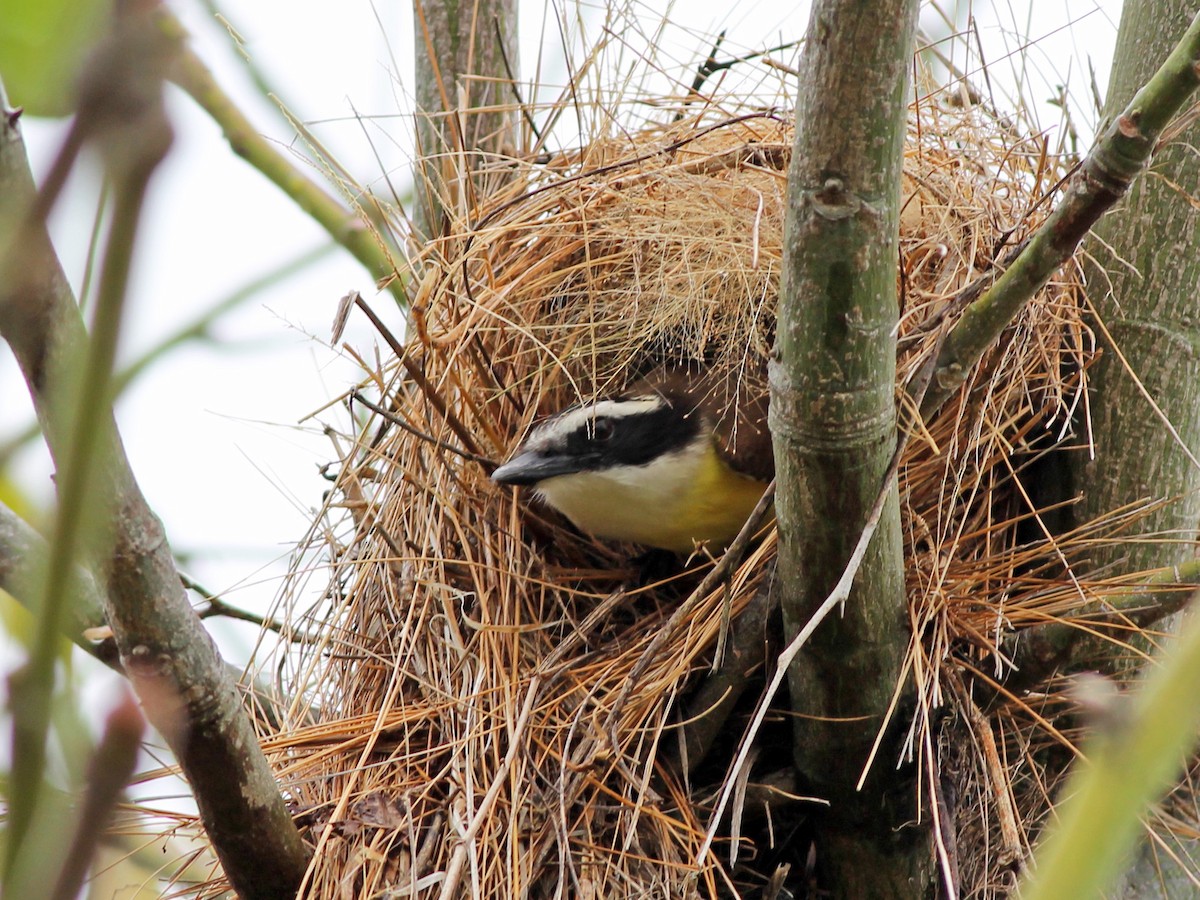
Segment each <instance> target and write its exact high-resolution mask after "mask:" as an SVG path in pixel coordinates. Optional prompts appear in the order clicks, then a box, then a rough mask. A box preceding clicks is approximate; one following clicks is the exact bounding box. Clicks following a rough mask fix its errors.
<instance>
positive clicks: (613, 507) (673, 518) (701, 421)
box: [492, 390, 764, 552]
mask: <svg viewBox="0 0 1200 900" xmlns="http://www.w3.org/2000/svg"><path fill="white" fill-rule="evenodd" d="M713 428H714V421H713V417H712V416H711V415H710V414H709V412H708V411H707V410H705V409H704V408H703V406H702V404H699V403H697V402H694V401H692V400H690V399H689V398H688V397H687V396H686V394H682V393H673V392H669V391H666V390H654V391H650V390H648V391H643V392H634V393H631V394H629V395H628V396H622V397H617V398H614V399H599V400H596V401H594V402H591V403H585V404H582V405H579V406H572V407H570V408H568V409H564V410H562V411H561V412H558V413H556V414H554V415H552V416H550V417H549V418H547V419H545V420H544V421H542V422H541V423H539V424H538V425H536V426H535V427H534V428H533V430H532V431H531V432H530V434H529V436H528V437H527V438H526V440H525V441H524V443H523V444H521V446H520V447H519V448H518V449H517V451H516V453H515V454H514V455H513V457H512V458H511V459H510V460H509V461H508V462H506V463H505V464H504V465H502V466H500V467H499V468H498V469H496V470H495V472H493V473H492V478H493V480H495V481H497V482H500V483H501V484H512V485H529V486H532V487H533V488H534V489H535V492H536V494H537V495H538V496H539V497H540V498H541V499H542V500H544V501H545V502H546V503H547V504H548V505H549V506H551V507H553V508H554V509H557V510H558V511H559V512H561V513H563V514H564V515H565V516H566V517H567V518H568V519H570V520H571V521H572V522H574V523H575V525H577V526H578V527H579V528H581V529H583V530H584V531H588V532H590V533H592V534H594V535H597V536H599V537H606V538H612V539H615V540H622V541H632V542H635V543H640V544H646V545H648V546H651V547H661V548H664V549H668V550H674V551H678V552H688V551H690V550H692V549H694V548H695V546H696V544H697V543H708V542H711V543H727V542H728V541H729V540H731V539H732V538H733V536H734V535H736V534H737V532H738V530H739V529H740V527H741V525H742V523H744V522H745V521H746V518H747V516H748V515H749V513H750V510H752V509H753V507H754V505H755V503H757V501H758V498H759V497H760V496H762V492H763V489H764V485H763V483H762V482H760V481H757V480H755V479H752V478H750V477H748V476H746V475H742V474H739V473H738V472H736V471H734V470H733V469H732V468H731V467H730V466H729V464H728V463H727V462H726V460H725V459H723V458H722V456H721V454H720V453H719V452H718V449H717V442H716V441H715V439H714V435H713Z"/></svg>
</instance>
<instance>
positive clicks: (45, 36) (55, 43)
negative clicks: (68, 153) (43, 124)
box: [0, 0, 111, 116]
mask: <svg viewBox="0 0 1200 900" xmlns="http://www.w3.org/2000/svg"><path fill="white" fill-rule="evenodd" d="M110 8H111V4H110V2H109V0H0V77H2V78H3V79H4V84H5V87H6V89H7V92H8V97H9V102H11V103H12V104H14V105H16V106H20V107H22V108H24V110H25V111H26V112H28V113H29V114H30V115H34V116H65V115H68V114H69V113H70V112H71V110H72V109H73V108H74V105H75V79H76V77H77V75H78V73H79V69H80V66H81V65H82V64H83V61H84V59H86V57H87V54H88V51H89V50H90V49H91V46H92V45H93V44H94V43H95V42H96V40H97V39H98V38H99V37H100V36H101V35H102V34H103V33H104V30H105V28H106V27H107V21H108V17H109V11H110Z"/></svg>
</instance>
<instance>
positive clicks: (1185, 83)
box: [921, 16, 1200, 421]
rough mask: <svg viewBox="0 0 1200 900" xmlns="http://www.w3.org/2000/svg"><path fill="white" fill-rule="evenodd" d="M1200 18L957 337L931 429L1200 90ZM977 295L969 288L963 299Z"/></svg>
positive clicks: (932, 409) (939, 375) (936, 384)
mask: <svg viewBox="0 0 1200 900" xmlns="http://www.w3.org/2000/svg"><path fill="white" fill-rule="evenodd" d="M1198 61H1200V16H1197V18H1196V19H1194V20H1193V21H1192V24H1191V27H1190V28H1188V30H1187V33H1186V34H1185V35H1184V36H1183V39H1182V40H1181V41H1180V42H1179V44H1178V45H1177V46H1176V47H1175V49H1174V51H1172V53H1171V55H1170V56H1169V57H1167V60H1166V62H1164V63H1163V64H1162V66H1160V67H1159V69H1158V71H1157V72H1155V74H1154V76H1153V77H1152V78H1151V79H1150V80H1149V81H1148V82H1147V83H1146V85H1145V86H1144V87H1143V88H1142V89H1141V90H1140V91H1138V92H1137V94H1136V96H1134V98H1133V100H1131V101H1130V102H1129V105H1128V106H1126V107H1125V110H1124V111H1123V112H1122V113H1121V114H1120V115H1119V116H1117V118H1116V119H1115V120H1114V121H1113V122H1112V123H1111V124H1110V125H1109V126H1108V128H1107V129H1106V130H1105V132H1104V134H1103V135H1102V136H1101V137H1100V140H1099V141H1097V143H1096V145H1095V146H1094V147H1093V148H1092V151H1091V152H1090V153H1089V154H1088V155H1087V157H1086V158H1085V159H1084V160H1083V162H1082V163H1081V164H1080V166H1079V169H1078V170H1077V171H1076V173H1075V174H1074V175H1073V176H1072V177H1071V179H1070V181H1068V183H1067V187H1066V191H1065V193H1064V196H1063V199H1062V202H1061V203H1059V204H1058V206H1057V207H1055V209H1054V212H1052V213H1051V214H1050V215H1049V216H1048V217H1047V219H1046V221H1044V222H1043V223H1042V224H1041V226H1040V227H1039V228H1038V229H1037V231H1036V232H1034V234H1033V236H1032V237H1031V238H1030V239H1029V241H1028V242H1027V243H1026V245H1025V247H1024V248H1023V249H1022V251H1021V253H1020V254H1019V255H1018V256H1017V258H1016V259H1015V260H1014V261H1013V263H1012V264H1011V265H1010V266H1009V267H1008V269H1007V270H1006V271H1005V272H1004V274H1002V275H1001V276H1000V277H999V278H998V279H997V280H996V281H995V283H994V284H992V285H991V287H989V288H988V289H987V290H986V291H985V292H984V293H983V295H982V296H981V297H979V299H977V300H975V301H974V302H972V303H971V305H970V306H968V307H967V309H966V311H965V312H964V313H963V315H962V318H961V319H959V321H958V322H957V323H956V324H955V326H954V328H953V329H951V331H950V333H949V334H948V335H947V336H946V341H945V343H944V344H943V345H942V349H941V353H939V354H938V357H937V363H936V367H935V369H934V373H933V383H932V386H931V387H930V389H929V392H928V393H927V394H926V395H925V401H924V404H923V405H922V407H921V415H922V418H924V419H925V420H926V421H928V420H929V419H930V418H932V416H933V415H934V413H936V412H937V410H938V409H939V408H940V407H941V405H942V404H943V403H944V402H945V401H946V400H947V398H949V397H950V396H951V395H952V394H953V393H954V392H955V391H956V390H957V389H958V388H959V387H960V386H961V385H962V384H963V382H964V381H965V380H966V378H967V376H968V374H969V373H970V372H971V370H972V368H973V367H974V365H975V363H976V362H978V361H979V358H980V357H981V356H982V355H983V354H984V352H985V351H986V350H987V348H988V347H990V346H991V345H992V344H993V343H994V342H995V340H996V338H998V337H999V336H1000V332H1001V331H1003V329H1004V327H1005V326H1006V325H1007V324H1008V323H1009V322H1011V321H1012V320H1013V318H1014V317H1015V316H1016V315H1017V313H1018V312H1020V310H1021V307H1023V306H1024V305H1025V304H1026V303H1027V302H1029V300H1030V298H1032V297H1033V295H1034V294H1035V293H1036V292H1037V291H1038V290H1039V289H1040V288H1041V287H1042V286H1043V285H1044V284H1045V283H1046V282H1047V281H1049V279H1050V276H1051V275H1053V274H1054V272H1055V271H1056V270H1057V269H1058V268H1059V266H1061V265H1062V264H1063V263H1065V262H1066V261H1067V260H1068V259H1070V258H1071V255H1072V254H1073V253H1074V252H1075V248H1076V247H1078V246H1079V242H1080V241H1082V240H1083V238H1084V236H1085V235H1086V234H1087V233H1088V231H1089V230H1090V229H1091V227H1092V226H1093V225H1095V224H1096V222H1097V221H1098V220H1099V219H1100V217H1101V216H1103V215H1104V213H1106V212H1107V211H1108V210H1109V209H1110V208H1111V207H1112V206H1113V204H1115V203H1116V202H1117V201H1118V200H1120V199H1121V197H1122V196H1124V195H1125V192H1126V191H1128V190H1129V185H1130V184H1131V183H1132V182H1133V180H1134V179H1135V178H1136V177H1137V176H1138V175H1139V174H1141V172H1142V170H1143V169H1145V167H1146V164H1147V162H1148V161H1149V159H1150V158H1151V156H1152V155H1153V154H1154V151H1155V150H1156V149H1157V144H1158V138H1159V136H1160V135H1161V134H1162V133H1163V129H1165V128H1166V126H1167V125H1168V124H1169V123H1170V122H1171V120H1172V119H1173V118H1174V117H1175V115H1176V114H1177V113H1178V112H1179V110H1180V109H1181V108H1182V107H1183V104H1184V103H1185V102H1186V101H1187V99H1188V98H1189V97H1190V96H1191V95H1192V93H1193V92H1194V91H1195V89H1196V87H1197V86H1200V67H1198ZM969 290H971V286H968V287H967V288H965V289H964V291H969Z"/></svg>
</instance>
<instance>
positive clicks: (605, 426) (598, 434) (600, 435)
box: [592, 419, 614, 443]
mask: <svg viewBox="0 0 1200 900" xmlns="http://www.w3.org/2000/svg"><path fill="white" fill-rule="evenodd" d="M613 430H614V426H613V423H612V419H597V420H596V421H595V422H593V423H592V440H594V441H598V442H600V443H604V442H606V441H608V440H609V439H610V438H611V437H612V436H613Z"/></svg>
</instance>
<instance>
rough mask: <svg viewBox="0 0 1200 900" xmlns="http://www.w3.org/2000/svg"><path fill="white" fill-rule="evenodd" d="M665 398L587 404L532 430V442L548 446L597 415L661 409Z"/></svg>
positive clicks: (615, 415) (614, 416)
mask: <svg viewBox="0 0 1200 900" xmlns="http://www.w3.org/2000/svg"><path fill="white" fill-rule="evenodd" d="M665 405H666V401H665V400H663V398H662V397H659V396H645V397H630V398H629V399H627V400H597V401H596V402H595V403H589V404H588V405H587V406H581V407H578V408H576V409H571V410H567V411H566V412H564V413H560V414H559V415H557V416H555V417H553V418H551V419H548V420H547V421H545V422H543V423H542V424H541V425H538V426H537V427H535V428H534V429H533V432H532V433H531V434H530V435H529V441H528V443H529V444H535V443H536V444H539V445H542V446H547V445H549V444H552V443H554V442H555V441H558V440H561V439H562V438H565V437H566V436H567V435H568V434H571V433H572V432H574V431H577V430H579V429H581V428H590V427H591V426H592V422H593V421H595V420H596V419H597V418H607V419H621V418H625V417H627V416H638V415H644V414H645V413H651V412H654V411H655V410H658V409H662V407H663V406H665Z"/></svg>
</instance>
